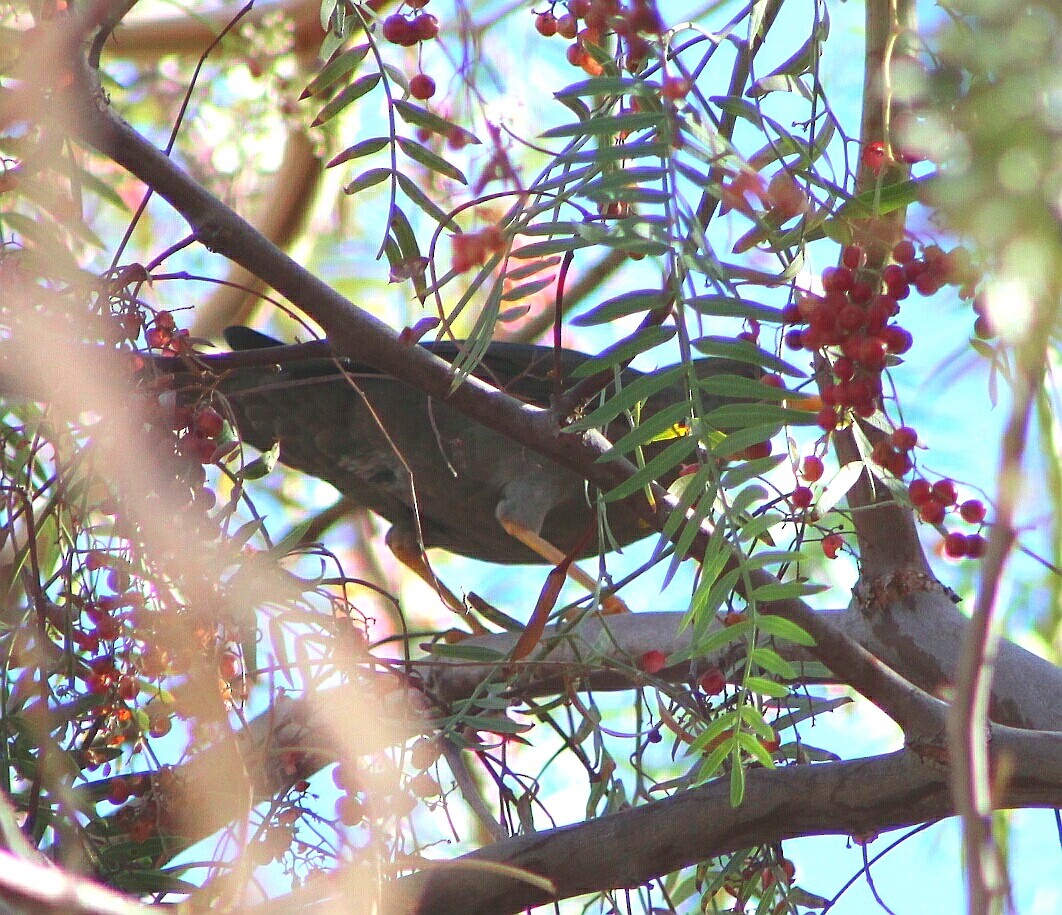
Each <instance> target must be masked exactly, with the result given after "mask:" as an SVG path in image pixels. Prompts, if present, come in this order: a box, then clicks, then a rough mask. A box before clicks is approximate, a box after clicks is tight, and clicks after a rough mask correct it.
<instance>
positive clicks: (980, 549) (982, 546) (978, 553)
mask: <svg viewBox="0 0 1062 915" xmlns="http://www.w3.org/2000/svg"><path fill="white" fill-rule="evenodd" d="M987 549H988V541H987V540H986V539H985V538H984V537H982V536H981V535H980V534H970V535H969V536H968V537H967V538H966V555H967V556H969V557H970V558H971V559H980V558H981V557H982V556H984V555H985V551H986V550H987Z"/></svg>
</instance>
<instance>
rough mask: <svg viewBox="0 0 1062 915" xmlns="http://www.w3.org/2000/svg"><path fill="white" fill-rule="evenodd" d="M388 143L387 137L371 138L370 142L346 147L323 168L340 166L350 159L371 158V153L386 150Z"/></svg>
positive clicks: (365, 141) (366, 141) (364, 141)
mask: <svg viewBox="0 0 1062 915" xmlns="http://www.w3.org/2000/svg"><path fill="white" fill-rule="evenodd" d="M390 142H391V141H390V140H389V139H388V138H387V137H373V138H372V139H371V140H362V141H361V142H360V143H355V144H354V145H353V146H348V147H347V148H346V149H344V150H343V151H342V152H341V153H338V154H337V155H335V156H333V157H332V158H331V159H329V160H328V164H327V165H326V166H325V168H332V167H333V166H335V165H342V164H343V163H344V162H350V161H351V160H352V159H360V158H361V157H362V156H371V155H372V154H373V153H377V152H379V151H380V150H381V149H384V148H386V147H387V146H388V145H389V144H390Z"/></svg>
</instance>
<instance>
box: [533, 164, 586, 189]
mask: <svg viewBox="0 0 1062 915" xmlns="http://www.w3.org/2000/svg"><path fill="white" fill-rule="evenodd" d="M599 171H600V168H599V167H598V166H597V165H586V166H584V167H583V168H572V169H566V170H564V171H562V172H561V173H560V174H559V175H554V176H553V177H552V178H545V179H543V180H542V181H538V182H536V183H535V184H533V185H532V186H531V190H532V191H536V192H539V193H544V192H545V191H552V190H556V189H558V188H567V187H568V185H570V184H575V183H577V182H581V181H583V179H589V178H590V177H592V176H593V175H596V174H597V173H598V172H599Z"/></svg>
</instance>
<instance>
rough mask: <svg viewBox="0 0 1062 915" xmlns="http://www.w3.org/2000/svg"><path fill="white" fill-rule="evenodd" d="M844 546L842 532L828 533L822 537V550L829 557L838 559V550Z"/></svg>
mask: <svg viewBox="0 0 1062 915" xmlns="http://www.w3.org/2000/svg"><path fill="white" fill-rule="evenodd" d="M842 546H844V540H843V539H842V538H841V535H840V534H827V535H826V536H825V537H823V538H822V552H823V554H824V555H825V556H826V558H827V559H836V558H837V551H838V550H840V548H841V547H842Z"/></svg>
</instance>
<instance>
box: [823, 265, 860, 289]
mask: <svg viewBox="0 0 1062 915" xmlns="http://www.w3.org/2000/svg"><path fill="white" fill-rule="evenodd" d="M854 282H855V274H854V273H852V271H851V270H849V269H848V268H847V267H827V268H826V269H825V270H823V271H822V288H823V289H825V290H826V291H827V292H847V291H848V290H849V289H851V288H852V284H853V283H854Z"/></svg>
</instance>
